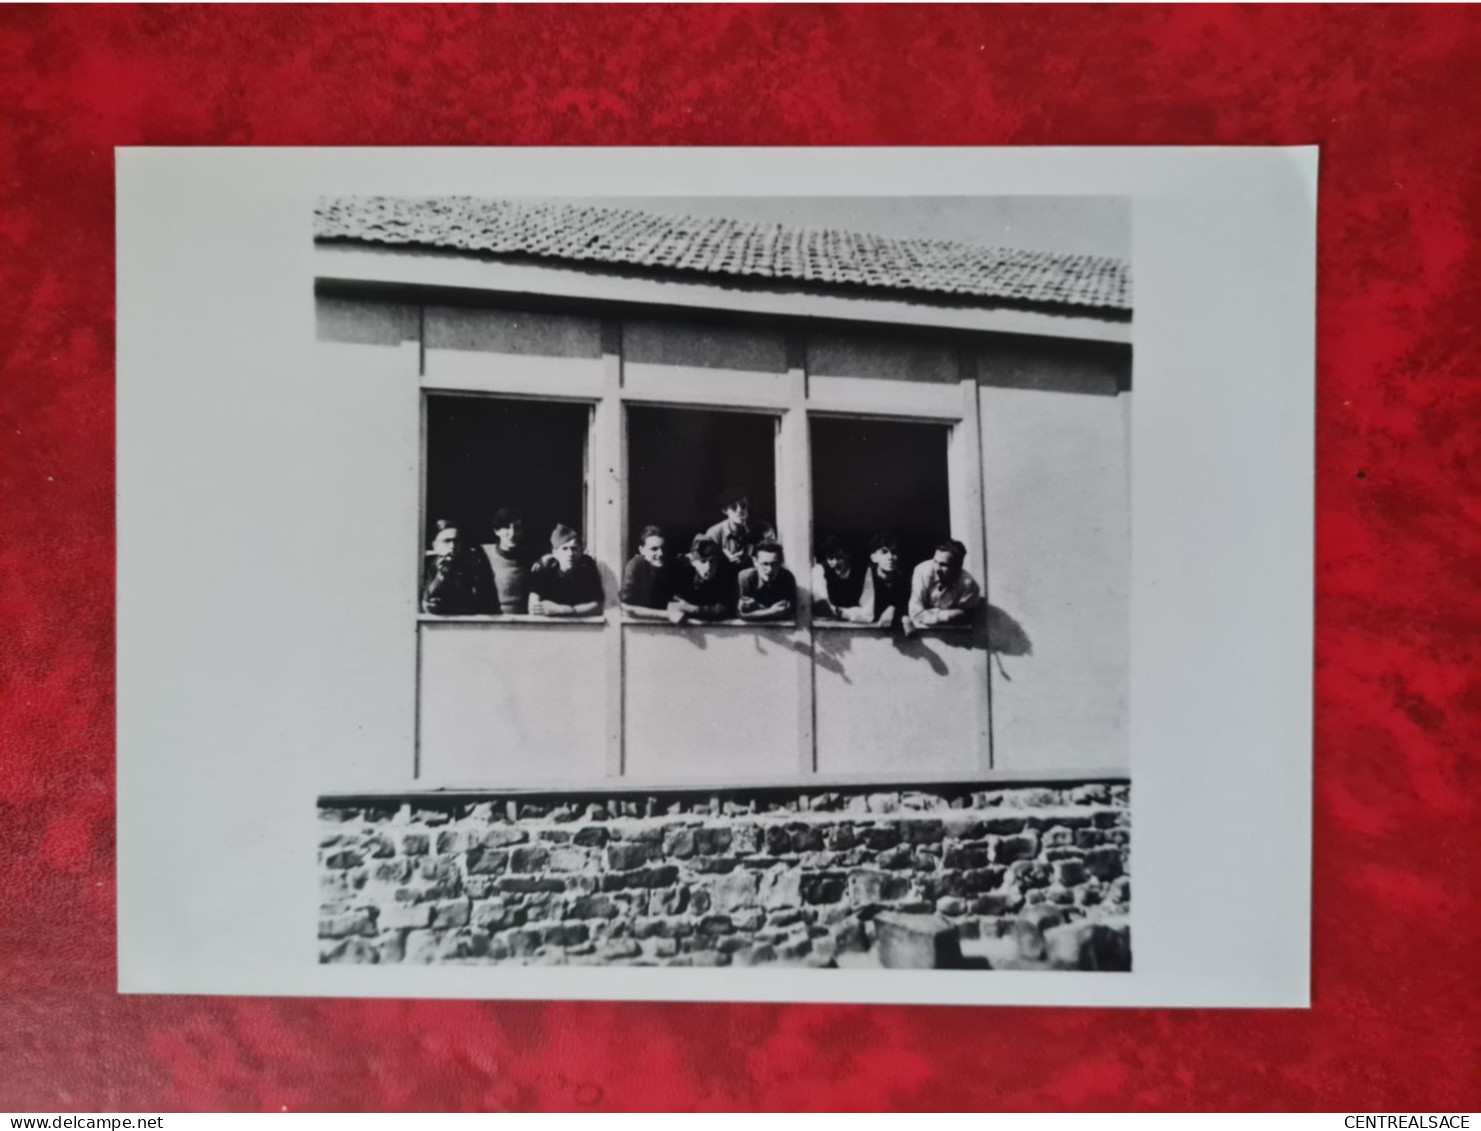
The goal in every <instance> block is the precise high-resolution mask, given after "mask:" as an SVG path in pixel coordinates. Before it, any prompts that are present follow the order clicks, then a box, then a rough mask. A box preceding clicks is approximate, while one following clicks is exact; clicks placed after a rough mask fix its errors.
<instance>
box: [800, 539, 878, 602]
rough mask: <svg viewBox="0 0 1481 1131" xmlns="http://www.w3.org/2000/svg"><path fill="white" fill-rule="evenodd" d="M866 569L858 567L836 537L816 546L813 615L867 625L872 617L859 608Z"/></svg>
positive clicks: (862, 599) (862, 598)
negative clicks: (816, 559)
mask: <svg viewBox="0 0 1481 1131" xmlns="http://www.w3.org/2000/svg"><path fill="white" fill-rule="evenodd" d="M868 580H869V571H868V569H867V568H864V569H861V568H859V567H858V566H857V565H856V564H855V562H854V558H853V555H852V554H850V553H849V551H848V547H847V546H845V545H844V544H843V542H842V540H841V539H839V538H838V537H837V535H833V534H830V535H828V537H826V538H824V539H823V544H822V545H821V546H819V547H818V562H817V564H816V565H815V566H813V571H812V587H813V612H814V613H815V614H816V615H817V616H819V617H823V618H832V619H834V620H847V621H854V622H856V623H868V622H869V621H872V620H873V619H874V617H872V616H871V615H870V614H869V612H868V610H866V609H865V608H864V607H863V603H864V583H865V582H866V581H868Z"/></svg>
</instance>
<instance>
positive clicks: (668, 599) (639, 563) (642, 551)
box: [622, 526, 684, 624]
mask: <svg viewBox="0 0 1481 1131" xmlns="http://www.w3.org/2000/svg"><path fill="white" fill-rule="evenodd" d="M678 585H679V578H678V576H677V571H676V570H675V569H674V567H673V566H671V565H670V564H669V562H668V555H667V541H666V539H665V538H664V536H663V531H662V530H660V529H659V528H658V527H656V526H645V527H643V532H642V534H640V535H639V536H638V552H637V553H636V554H634V555H633V556H632V560H631V561H629V562H628V563H627V566H626V568H624V569H623V571H622V609H623V612H625V613H627V614H629V615H630V616H634V617H638V618H639V619H641V620H667V621H673V622H674V623H675V624H678V623H679V622H680V621H682V620H683V619H684V613H683V611H682V610H681V609H678V608H675V607H674V606H673V600H674V596H675V594H676V593H677V591H678Z"/></svg>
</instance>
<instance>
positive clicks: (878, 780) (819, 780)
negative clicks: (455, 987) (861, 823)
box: [318, 766, 1131, 817]
mask: <svg viewBox="0 0 1481 1131" xmlns="http://www.w3.org/2000/svg"><path fill="white" fill-rule="evenodd" d="M1130 783H1131V772H1130V771H1129V770H1126V769H1122V768H1107V767H1104V766H1102V767H1098V768H1097V767H1090V768H1084V769H1065V770H983V771H979V772H976V773H973V774H970V775H963V774H961V773H955V774H937V775H931V774H921V775H916V776H914V777H911V778H908V779H903V780H902V779H901V778H899V777H897V776H895V777H879V776H875V775H869V774H834V775H828V776H823V775H818V776H814V777H801V776H792V777H786V778H766V779H760V780H757V781H754V782H737V781H734V780H732V781H729V782H724V783H717V782H709V783H706V782H703V781H699V780H689V781H677V782H675V781H653V780H641V779H633V778H611V779H599V780H596V781H593V780H592V779H590V778H587V779H585V780H582V781H579V782H571V783H568V784H561V783H552V782H532V783H526V784H521V785H504V786H497V785H471V784H459V785H435V786H434V785H427V784H425V783H419V782H415V781H413V782H407V783H405V784H402V785H395V786H384V787H378V788H372V789H359V790H342V791H338V792H331V793H323V794H320V796H319V799H318V802H319V804H320V805H353V804H357V803H358V804H385V803H386V802H387V801H392V800H397V799H402V800H414V799H417V798H427V799H437V800H457V799H462V798H468V799H470V800H477V799H481V798H490V797H508V796H520V797H531V798H532V797H542V796H545V797H559V798H563V799H566V800H570V799H573V798H583V797H584V798H591V799H593V800H599V799H601V798H604V797H611V796H613V795H614V794H616V795H622V794H631V793H649V794H656V795H680V794H687V795H713V794H720V795H731V794H756V795H760V794H776V793H797V792H804V793H829V792H836V791H843V790H854V791H869V792H884V791H894V790H904V791H909V790H952V789H955V790H963V791H969V790H977V789H997V788H1017V787H1032V786H1045V787H1064V786H1070V785H1102V784H1104V785H1129V784H1130ZM933 812H940V811H939V810H935V811H933V810H914V809H910V810H901V811H900V813H904V814H907V815H908V814H911V813H915V814H918V815H919V816H922V817H929V816H931V815H932V813H933ZM838 815H842V811H838ZM891 815H892V816H898V815H899V813H897V814H891Z"/></svg>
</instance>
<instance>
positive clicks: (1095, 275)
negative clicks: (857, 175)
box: [314, 196, 1131, 311]
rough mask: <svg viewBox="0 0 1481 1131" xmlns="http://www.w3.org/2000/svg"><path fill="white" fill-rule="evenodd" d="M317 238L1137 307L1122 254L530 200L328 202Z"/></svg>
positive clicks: (318, 221) (1109, 308) (352, 199)
mask: <svg viewBox="0 0 1481 1131" xmlns="http://www.w3.org/2000/svg"><path fill="white" fill-rule="evenodd" d="M314 220H315V222H314V235H315V238H316V239H319V240H348V241H353V242H357V243H375V244H387V245H406V246H414V247H433V248H448V249H453V250H458V251H469V252H477V253H480V254H484V255H494V256H510V257H534V258H538V259H552V260H558V261H564V262H579V263H589V264H590V263H596V264H608V265H612V266H624V267H638V268H643V269H648V270H660V271H680V272H686V273H690V272H692V273H695V274H701V275H711V276H714V275H724V276H750V277H755V278H762V279H775V280H786V281H790V282H797V283H809V284H814V285H819V286H824V287H865V288H869V289H876V290H887V291H904V292H915V293H927V294H943V295H957V296H963V297H969V298H981V299H991V300H996V301H999V302H1002V301H1007V302H1018V303H1033V304H1044V305H1053V306H1074V307H1094V308H1099V309H1100V310H1103V311H1130V309H1131V273H1130V270H1129V268H1128V266H1127V264H1126V263H1125V262H1124V261H1123V260H1120V259H1110V258H1106V257H1104V256H1096V255H1064V254H1059V253H1055V252H1043V251H1014V250H1011V249H1007V248H997V247H981V246H978V245H976V244H969V243H957V242H953V241H949V240H923V239H899V238H895V237H890V236H876V235H869V234H867V233H864V232H849V231H842V230H838V229H833V228H787V227H783V226H781V225H779V224H766V223H757V222H755V221H746V220H725V219H716V218H699V217H687V216H665V215H658V214H655V213H651V212H637V211H629V210H627V209H615V208H589V207H583V206H581V205H576V204H557V203H548V202H541V201H533V200H502V199H501V200H486V199H476V198H471V197H433V198H412V197H366V196H354V197H338V198H334V199H327V200H321V201H320V202H319V206H318V209H317V211H316V212H315V217H314Z"/></svg>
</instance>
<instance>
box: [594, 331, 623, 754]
mask: <svg viewBox="0 0 1481 1131" xmlns="http://www.w3.org/2000/svg"><path fill="white" fill-rule="evenodd" d="M602 371H603V384H602V399H601V400H600V401H598V402H597V406H596V411H595V413H594V414H593V417H594V418H593V422H592V423H593V427H592V459H591V469H592V479H593V482H592V486H591V490H592V492H593V495H594V505H595V512H596V513H595V515H594V516H593V518H594V529H593V531H592V547H593V556H594V557H595V558H596V560H597V565H598V566H599V567H600V568H601V571H602V581H603V584H604V588H605V589H606V609H605V615H606V618H607V626H606V628H605V629H604V630H603V633H602V635H603V638H604V642H605V647H606V671H607V695H606V700H607V726H606V733H607V776H608V777H613V778H616V777H621V776H622V773H623V717H622V715H623V686H624V679H625V673H624V671H623V659H624V656H623V647H622V605H621V603H620V602H619V600H618V587H619V586H620V585H621V583H622V567H623V563H624V558H623V554H624V551H625V550H626V547H627V428H626V426H625V422H624V420H623V412H622V324H621V323H620V322H616V321H609V322H604V323H603V324H602Z"/></svg>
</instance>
